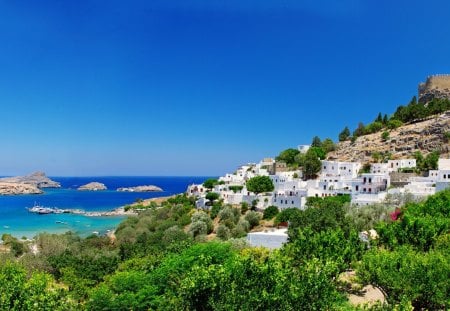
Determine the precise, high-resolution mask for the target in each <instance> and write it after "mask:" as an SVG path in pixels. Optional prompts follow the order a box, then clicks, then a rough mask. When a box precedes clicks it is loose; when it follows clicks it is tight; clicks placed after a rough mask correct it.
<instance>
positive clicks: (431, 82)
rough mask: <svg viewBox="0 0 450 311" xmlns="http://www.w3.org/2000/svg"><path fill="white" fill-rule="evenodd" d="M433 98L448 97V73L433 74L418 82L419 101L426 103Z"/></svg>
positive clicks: (449, 90) (449, 78)
mask: <svg viewBox="0 0 450 311" xmlns="http://www.w3.org/2000/svg"><path fill="white" fill-rule="evenodd" d="M433 98H449V99H450V75H433V76H429V77H428V78H427V81H426V82H424V83H420V84H419V103H422V104H426V103H428V102H429V101H430V100H432V99H433Z"/></svg>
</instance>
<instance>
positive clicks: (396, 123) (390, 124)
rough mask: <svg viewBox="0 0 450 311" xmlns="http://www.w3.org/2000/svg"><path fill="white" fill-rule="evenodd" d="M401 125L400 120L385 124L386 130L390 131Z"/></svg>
mask: <svg viewBox="0 0 450 311" xmlns="http://www.w3.org/2000/svg"><path fill="white" fill-rule="evenodd" d="M402 125H403V122H402V121H400V120H396V119H392V120H389V121H388V123H387V127H388V129H391V130H393V129H396V128H398V127H400V126H402Z"/></svg>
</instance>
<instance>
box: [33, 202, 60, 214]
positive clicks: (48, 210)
mask: <svg viewBox="0 0 450 311" xmlns="http://www.w3.org/2000/svg"><path fill="white" fill-rule="evenodd" d="M27 210H28V211H29V212H30V213H35V214H39V215H45V214H60V213H63V212H64V211H63V210H61V209H59V208H56V207H45V206H41V205H38V204H36V203H34V206H33V207H29V208H27Z"/></svg>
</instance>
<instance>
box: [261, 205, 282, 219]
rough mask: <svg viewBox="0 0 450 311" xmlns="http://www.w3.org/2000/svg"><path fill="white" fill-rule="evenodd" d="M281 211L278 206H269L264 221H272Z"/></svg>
mask: <svg viewBox="0 0 450 311" xmlns="http://www.w3.org/2000/svg"><path fill="white" fill-rule="evenodd" d="M279 212H280V211H279V209H278V207H276V206H273V205H272V206H269V207H267V208H266V209H265V210H264V213H263V219H272V218H274V217H275V216H277V214H278V213H279Z"/></svg>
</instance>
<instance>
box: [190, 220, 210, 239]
mask: <svg viewBox="0 0 450 311" xmlns="http://www.w3.org/2000/svg"><path fill="white" fill-rule="evenodd" d="M207 231H208V227H207V225H206V224H205V223H204V222H203V221H195V222H192V223H191V225H190V226H189V233H190V234H192V236H193V237H196V236H199V235H205V234H206V233H207Z"/></svg>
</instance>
